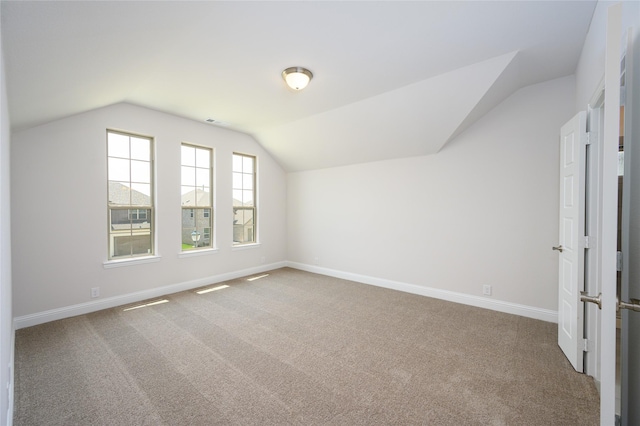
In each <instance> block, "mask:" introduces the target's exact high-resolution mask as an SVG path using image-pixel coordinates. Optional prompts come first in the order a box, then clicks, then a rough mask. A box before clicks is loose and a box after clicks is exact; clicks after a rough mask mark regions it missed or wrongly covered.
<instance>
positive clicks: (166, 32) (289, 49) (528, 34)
mask: <svg viewBox="0 0 640 426" xmlns="http://www.w3.org/2000/svg"><path fill="white" fill-rule="evenodd" d="M595 4H596V2H595V1H566V2H565V1H495V2H493V1H489V2H484V1H411V2H401V1H375V2H368V1H353V2H346V1H338V2H330V1H300V2H271V1H260V2H240V1H229V2H218V1H208V2H179V1H174V2H153V1H142V2H137V1H136V2H133V1H131V2H125V1H123V2H109V1H107V2H102V1H78V2H27V1H17V2H14V1H5V0H3V1H2V3H1V9H0V13H1V15H2V16H1V19H2V21H1V23H2V44H3V49H4V54H5V68H6V80H7V86H8V87H7V91H8V98H9V113H10V119H11V125H12V128H13V130H20V129H24V128H28V127H31V126H35V125H38V124H42V123H45V122H48V121H51V120H55V119H59V118H62V117H65V116H68V115H72V114H77V113H80V112H84V111H87V110H90V109H95V108H99V107H103V106H107V105H110V104H114V103H119V102H129V103H133V104H137V105H141V106H145V107H149V108H153V109H156V110H160V111H164V112H167V113H171V114H175V115H178V116H182V117H186V118H190V119H193V120H197V121H201V122H204V120H205V119H207V118H213V119H215V120H217V121H220V122H222V124H221V125H222V126H224V127H227V128H230V129H233V130H237V131H240V132H245V133H248V134H251V135H252V136H253V137H254V138H255V139H256V140H257V142H258V143H260V144H261V145H262V146H263V147H264V148H265V149H266V150H267V151H268V152H269V153H270V154H271V155H272V156H273V157H274V158H275V159H276V160H277V161H278V162H280V164H281V165H282V166H283V167H284V168H285V170H287V171H297V170H308V169H317V168H324V167H333V166H339V165H346V164H353V163H359V162H366V161H377V160H384V159H389V158H399V157H408V156H415V155H427V154H432V153H436V152H438V150H440V149H441V148H442V147H443V146H444V145H445V144H446V143H447V142H448V141H449V140H451V138H452V137H454V136H456V135H457V134H459V133H460V132H462V131H464V129H465V128H467V127H468V126H469V125H470V124H472V123H473V122H474V121H475V120H477V119H478V118H479V117H481V116H482V115H483V114H484V113H486V112H487V111H488V110H490V109H491V108H493V107H494V106H495V105H497V104H498V103H499V102H500V101H501V100H503V99H504V98H506V97H507V96H509V95H510V94H511V93H513V92H514V91H515V90H517V89H518V88H521V87H524V86H527V85H530V84H534V83H538V82H542V81H546V80H550V79H553V78H558V77H562V76H566V75H570V74H573V72H574V70H575V68H576V64H577V62H578V59H579V56H580V53H581V48H582V44H583V42H584V38H585V35H586V33H587V30H588V29H589V24H590V21H591V17H592V14H593V11H594V8H595ZM290 66H304V67H306V68H308V69H310V70H311V71H312V72H313V73H314V78H313V80H312V81H311V83H310V84H309V86H308V87H307V88H306V89H305V90H303V91H301V92H293V91H291V90H289V89H287V87H286V86H285V84H284V82H283V80H282V78H281V75H280V73H281V72H282V70H283V69H285V68H287V67H290ZM132 130H135V129H132Z"/></svg>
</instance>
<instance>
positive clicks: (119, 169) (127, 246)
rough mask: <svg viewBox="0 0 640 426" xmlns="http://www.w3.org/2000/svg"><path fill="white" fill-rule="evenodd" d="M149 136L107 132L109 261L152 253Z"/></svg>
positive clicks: (150, 148) (151, 149) (151, 141)
mask: <svg viewBox="0 0 640 426" xmlns="http://www.w3.org/2000/svg"><path fill="white" fill-rule="evenodd" d="M152 159H153V139H152V138H149V137H144V136H136V135H130V134H126V133H120V132H114V131H110V130H108V131H107V163H108V166H107V179H108V185H109V200H108V210H109V211H108V216H109V260H112V259H120V258H127V257H134V256H148V255H152V254H153V247H154V243H153V241H154V229H153V221H152V218H153V195H152V194H153V179H152V177H153V176H152V170H153V167H152Z"/></svg>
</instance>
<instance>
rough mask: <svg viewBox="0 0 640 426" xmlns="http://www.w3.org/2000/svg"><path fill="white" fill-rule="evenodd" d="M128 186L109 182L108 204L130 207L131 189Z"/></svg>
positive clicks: (122, 183) (123, 183)
mask: <svg viewBox="0 0 640 426" xmlns="http://www.w3.org/2000/svg"><path fill="white" fill-rule="evenodd" d="M128 184H129V182H126V183H125V182H109V204H115V205H120V206H128V205H131V188H129V187H128V186H127V185H128Z"/></svg>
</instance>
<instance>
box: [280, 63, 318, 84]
mask: <svg viewBox="0 0 640 426" xmlns="http://www.w3.org/2000/svg"><path fill="white" fill-rule="evenodd" d="M282 78H284V81H286V82H287V85H288V86H289V87H291V88H292V89H293V90H302V89H304V88H305V87H307V84H309V82H310V81H311V79H312V78H313V74H312V73H311V71H309V70H308V69H306V68H302V67H289V68H287V69H286V70H284V71H282Z"/></svg>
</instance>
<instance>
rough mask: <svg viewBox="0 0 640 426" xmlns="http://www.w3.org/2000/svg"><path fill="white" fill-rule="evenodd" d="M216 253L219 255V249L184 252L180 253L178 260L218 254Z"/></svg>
mask: <svg viewBox="0 0 640 426" xmlns="http://www.w3.org/2000/svg"><path fill="white" fill-rule="evenodd" d="M216 253H218V249H217V248H211V249H200V250H190V251H183V252H180V253H178V258H180V259H182V258H185V257H196V256H207V255H210V254H216Z"/></svg>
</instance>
